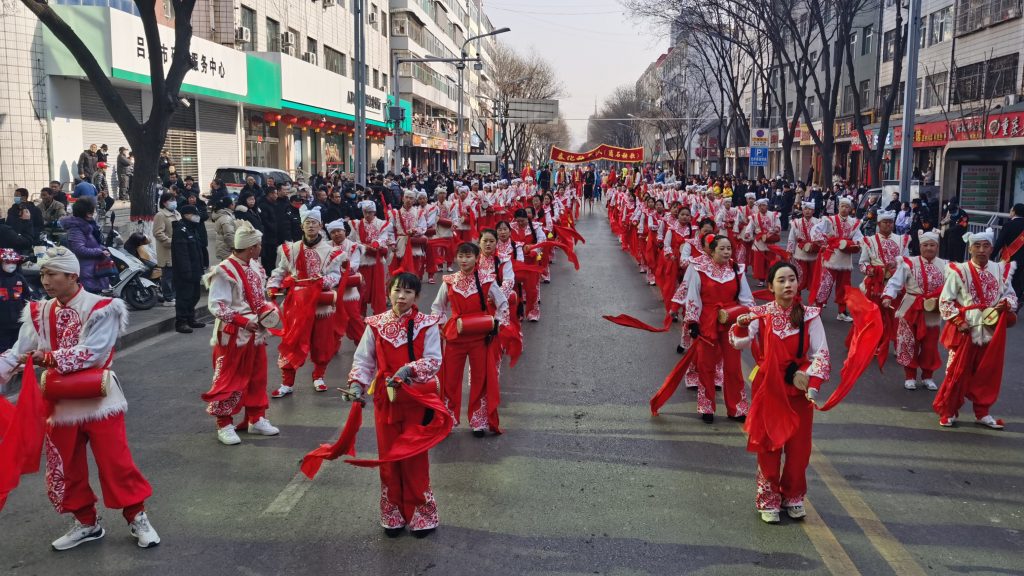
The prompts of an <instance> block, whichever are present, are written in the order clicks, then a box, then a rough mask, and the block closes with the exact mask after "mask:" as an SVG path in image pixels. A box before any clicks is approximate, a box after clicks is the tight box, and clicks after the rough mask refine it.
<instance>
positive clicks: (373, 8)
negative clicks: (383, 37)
mask: <svg viewBox="0 0 1024 576" xmlns="http://www.w3.org/2000/svg"><path fill="white" fill-rule="evenodd" d="M367 14H369V15H370V16H371V19H370V26H371V27H373V28H374V29H375V30H376V29H377V18H375V16H377V5H376V4H370V11H369V12H367Z"/></svg>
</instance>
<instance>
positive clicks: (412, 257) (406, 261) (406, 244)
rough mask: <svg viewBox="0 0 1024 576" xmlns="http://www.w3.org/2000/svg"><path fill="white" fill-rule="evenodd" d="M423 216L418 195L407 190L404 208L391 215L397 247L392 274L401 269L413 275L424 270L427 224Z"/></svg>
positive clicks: (403, 203) (403, 198) (392, 262)
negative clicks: (418, 204) (417, 200)
mask: <svg viewBox="0 0 1024 576" xmlns="http://www.w3.org/2000/svg"><path fill="white" fill-rule="evenodd" d="M423 216H424V213H423V210H422V209H421V208H420V207H419V206H417V205H416V193H415V192H413V191H412V190H406V191H405V193H404V195H403V196H402V207H401V208H399V209H398V210H393V211H392V213H391V222H392V226H393V230H394V239H393V243H394V245H395V257H394V258H393V259H392V260H391V267H390V268H391V270H390V272H391V273H392V274H394V273H395V271H396V270H398V269H399V268H401V269H402V270H403V271H405V272H411V273H413V274H417V273H419V271H420V270H422V269H423V268H424V261H423V258H424V256H425V255H426V250H427V237H426V232H427V222H426V220H425V219H424V218H423Z"/></svg>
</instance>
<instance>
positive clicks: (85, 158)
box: [78, 144, 99, 180]
mask: <svg viewBox="0 0 1024 576" xmlns="http://www.w3.org/2000/svg"><path fill="white" fill-rule="evenodd" d="M98 150H99V147H98V146H96V145H95V144H92V145H90V146H89V147H88V148H86V149H85V150H83V151H82V153H81V154H79V155H78V173H79V174H84V175H85V179H86V180H91V179H92V173H93V172H95V171H96V163H97V162H99V160H98V159H97V158H96V152H97V151H98Z"/></svg>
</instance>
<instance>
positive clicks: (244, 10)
mask: <svg viewBox="0 0 1024 576" xmlns="http://www.w3.org/2000/svg"><path fill="white" fill-rule="evenodd" d="M240 9H241V12H240V14H239V24H241V25H242V27H244V28H248V29H249V41H248V42H241V43H239V44H240V46H241V47H242V50H243V51H245V52H252V51H254V50H256V11H255V10H253V9H252V8H249V7H248V6H241V8H240Z"/></svg>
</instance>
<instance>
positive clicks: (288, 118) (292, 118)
mask: <svg viewBox="0 0 1024 576" xmlns="http://www.w3.org/2000/svg"><path fill="white" fill-rule="evenodd" d="M282 120H284V123H285V124H288V125H293V124H295V123H296V122H298V121H299V119H298V118H296V117H295V116H294V115H292V114H285V116H284V118H282Z"/></svg>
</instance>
